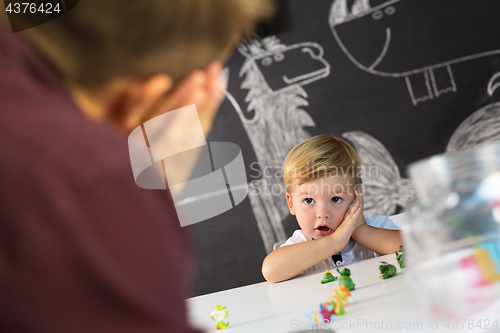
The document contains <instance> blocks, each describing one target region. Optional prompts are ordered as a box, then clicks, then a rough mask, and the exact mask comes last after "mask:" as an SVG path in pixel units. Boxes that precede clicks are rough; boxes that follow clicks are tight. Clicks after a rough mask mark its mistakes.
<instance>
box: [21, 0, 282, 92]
mask: <svg viewBox="0 0 500 333" xmlns="http://www.w3.org/2000/svg"><path fill="white" fill-rule="evenodd" d="M273 9H274V6H273V2H272V0H138V1H123V0H84V1H80V2H79V3H78V4H77V5H76V6H75V8H73V9H72V10H70V11H69V12H67V13H66V14H64V15H62V16H61V17H59V18H57V19H55V20H52V21H50V22H47V23H45V24H43V25H41V26H38V27H35V28H31V29H28V30H26V31H24V32H23V33H24V34H25V35H26V36H27V37H28V38H29V39H30V40H32V41H33V42H34V43H35V44H36V45H37V46H38V47H39V48H40V49H41V51H42V52H43V53H44V54H45V56H46V57H47V58H48V59H49V60H50V61H51V62H52V63H53V65H54V66H55V67H56V68H57V69H58V71H59V72H60V73H61V75H62V76H63V77H64V78H65V79H67V80H70V81H73V82H75V83H77V84H79V85H82V86H94V85H99V84H101V83H105V82H107V81H109V80H112V79H116V78H122V77H128V76H137V77H148V76H150V75H153V74H157V73H166V74H168V75H169V76H170V77H171V78H172V79H173V80H174V82H178V81H179V80H181V79H182V78H183V77H185V76H186V75H187V74H189V73H190V72H192V71H193V70H196V69H201V68H204V67H205V66H206V65H208V64H209V63H210V62H212V61H214V60H223V58H224V57H226V56H228V52H229V51H230V50H231V49H232V48H231V46H234V45H236V43H237V42H239V41H241V40H242V38H244V37H245V36H246V33H247V32H248V31H249V30H252V29H253V28H254V27H255V25H256V23H258V22H259V21H261V20H264V19H266V18H269V17H270V16H271V15H272V13H273Z"/></svg>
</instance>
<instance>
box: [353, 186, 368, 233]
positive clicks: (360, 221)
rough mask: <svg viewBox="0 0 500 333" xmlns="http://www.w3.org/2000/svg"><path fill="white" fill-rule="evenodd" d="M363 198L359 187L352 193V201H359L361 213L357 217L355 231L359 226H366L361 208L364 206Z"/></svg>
mask: <svg viewBox="0 0 500 333" xmlns="http://www.w3.org/2000/svg"><path fill="white" fill-rule="evenodd" d="M363 197H364V195H363V192H361V186H358V187H357V189H356V190H355V191H354V198H355V199H354V200H356V198H357V199H359V201H360V210H361V213H360V214H359V217H358V219H357V221H356V229H357V228H358V227H359V226H362V225H363V224H366V221H365V215H364V214H363V207H364V205H365V201H364V198H363ZM353 203H354V202H353Z"/></svg>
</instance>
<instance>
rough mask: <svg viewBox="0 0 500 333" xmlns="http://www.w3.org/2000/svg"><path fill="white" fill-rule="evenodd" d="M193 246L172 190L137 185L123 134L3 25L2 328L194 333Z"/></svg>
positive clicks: (0, 118) (0, 167)
mask: <svg viewBox="0 0 500 333" xmlns="http://www.w3.org/2000/svg"><path fill="white" fill-rule="evenodd" d="M188 249H189V245H188V239H187V237H186V235H185V232H184V230H183V229H181V227H180V226H179V222H178V220H177V215H176V213H175V210H174V208H173V205H172V201H171V199H170V197H169V196H168V194H167V192H166V191H153V190H145V189H142V188H139V187H138V186H137V185H136V184H135V182H134V179H133V174H132V170H131V166H130V158H129V155H128V147H127V137H126V135H125V134H123V133H120V132H119V131H118V130H117V129H115V128H113V127H111V126H110V125H106V124H102V123H96V122H94V121H91V120H90V119H88V118H87V117H85V116H84V115H83V114H82V113H81V111H80V110H79V109H78V108H77V106H76V105H75V103H74V102H73V101H72V100H71V98H70V95H69V93H68V91H67V90H66V88H65V87H64V85H63V83H62V81H61V79H60V77H58V75H57V72H56V71H54V69H53V68H52V67H51V66H50V65H49V64H48V63H47V62H46V61H45V60H44V58H43V57H42V56H41V55H40V54H39V53H38V52H37V50H36V49H35V48H34V47H32V46H31V45H30V44H29V43H28V42H27V41H26V40H24V39H23V37H22V36H20V35H18V34H13V33H12V32H11V31H10V30H8V29H6V28H5V27H4V26H0V331H2V332H47V333H49V332H50V333H55V332H64V333H68V332H72V333H73V332H106V333H109V332H118V333H126V332H141V333H146V332H194V330H192V329H189V328H188V325H187V322H186V309H185V305H184V299H185V298H186V297H187V295H188V294H187V293H188V287H189V282H190V281H189V273H190V262H191V260H190V259H191V258H190V252H189V251H188ZM207 315H208V314H207Z"/></svg>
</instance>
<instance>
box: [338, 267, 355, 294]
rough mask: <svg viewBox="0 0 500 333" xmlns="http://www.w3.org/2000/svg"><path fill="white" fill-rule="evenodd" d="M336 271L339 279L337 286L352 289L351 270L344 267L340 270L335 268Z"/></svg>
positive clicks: (353, 286) (353, 285)
mask: <svg viewBox="0 0 500 333" xmlns="http://www.w3.org/2000/svg"><path fill="white" fill-rule="evenodd" d="M337 272H339V274H340V279H339V286H342V285H344V286H346V288H347V289H349V290H350V291H351V290H354V288H355V284H354V282H352V279H351V277H350V275H351V271H350V270H349V269H348V268H344V270H343V271H342V272H341V271H339V270H338V268H337Z"/></svg>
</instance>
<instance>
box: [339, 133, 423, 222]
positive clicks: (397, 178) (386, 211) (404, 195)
mask: <svg viewBox="0 0 500 333" xmlns="http://www.w3.org/2000/svg"><path fill="white" fill-rule="evenodd" d="M342 137H343V138H345V139H346V140H348V141H349V142H350V143H351V144H352V145H353V146H354V148H356V151H357V152H358V154H359V157H360V158H361V162H362V164H363V170H362V171H361V176H362V177H361V178H362V179H363V188H364V191H365V192H364V200H365V205H364V208H363V213H364V215H365V216H366V217H372V216H373V215H393V214H394V213H396V206H398V205H399V206H401V207H402V208H403V209H404V208H406V207H407V206H408V204H409V203H410V202H411V200H413V198H414V197H415V191H414V189H413V187H412V185H411V183H410V179H408V178H402V177H401V175H400V173H399V168H398V166H397V165H396V163H395V162H394V159H393V158H392V155H391V153H389V151H388V150H387V149H386V148H385V147H384V145H382V143H380V142H379V141H378V140H377V139H375V138H374V137H372V136H371V135H369V134H367V133H365V132H362V131H352V132H345V133H343V134H342Z"/></svg>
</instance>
